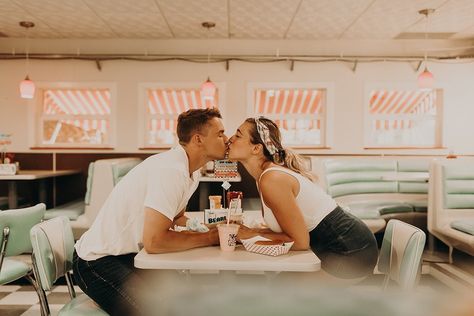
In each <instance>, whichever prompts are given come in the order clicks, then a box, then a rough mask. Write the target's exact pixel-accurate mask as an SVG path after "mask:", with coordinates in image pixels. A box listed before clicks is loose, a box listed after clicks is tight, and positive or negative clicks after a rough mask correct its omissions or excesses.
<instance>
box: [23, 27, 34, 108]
mask: <svg viewBox="0 0 474 316" xmlns="http://www.w3.org/2000/svg"><path fill="white" fill-rule="evenodd" d="M20 26H21V27H24V28H26V44H27V45H26V72H27V73H28V66H29V56H28V29H29V28H31V27H34V26H35V24H34V23H33V22H29V21H21V22H20ZM20 95H21V97H22V98H23V99H33V97H34V96H35V83H34V82H33V81H31V80H30V78H29V76H28V75H26V77H25V79H24V80H23V81H22V82H20Z"/></svg>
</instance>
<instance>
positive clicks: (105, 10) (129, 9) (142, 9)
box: [83, 0, 159, 14]
mask: <svg viewBox="0 0 474 316" xmlns="http://www.w3.org/2000/svg"><path fill="white" fill-rule="evenodd" d="M83 1H84V2H85V3H87V5H88V6H89V8H91V9H92V10H93V11H94V12H96V13H98V14H111V13H152V12H159V10H158V6H157V5H156V2H155V1H154V0H133V1H130V0H99V1H98V0H83Z"/></svg>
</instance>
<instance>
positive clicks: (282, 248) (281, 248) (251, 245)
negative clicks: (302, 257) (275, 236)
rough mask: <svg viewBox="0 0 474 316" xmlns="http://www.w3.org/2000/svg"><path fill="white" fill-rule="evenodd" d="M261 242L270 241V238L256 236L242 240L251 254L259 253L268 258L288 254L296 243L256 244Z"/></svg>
mask: <svg viewBox="0 0 474 316" xmlns="http://www.w3.org/2000/svg"><path fill="white" fill-rule="evenodd" d="M260 240H270V239H268V238H265V237H262V236H255V237H252V238H249V239H242V240H241V241H242V244H243V245H244V248H245V250H247V251H250V252H255V253H259V254H262V255H267V256H273V257H275V256H280V255H284V254H287V253H288V251H290V248H291V246H293V244H294V242H293V241H291V242H282V243H281V244H278V245H257V244H255V243H256V242H257V241H260Z"/></svg>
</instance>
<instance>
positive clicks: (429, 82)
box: [418, 67, 435, 89]
mask: <svg viewBox="0 0 474 316" xmlns="http://www.w3.org/2000/svg"><path fill="white" fill-rule="evenodd" d="M434 83H435V80H434V76H433V74H432V73H431V72H430V71H429V70H428V68H427V67H425V70H423V72H422V73H420V75H419V76H418V88H420V89H433V86H434Z"/></svg>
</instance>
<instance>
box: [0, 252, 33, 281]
mask: <svg viewBox="0 0 474 316" xmlns="http://www.w3.org/2000/svg"><path fill="white" fill-rule="evenodd" d="M30 270H31V267H30V266H29V265H28V264H27V263H25V262H23V261H20V260H11V259H8V258H5V259H4V261H3V265H2V270H1V271H0V284H6V283H10V282H13V281H15V280H17V279H19V278H21V277H24V276H25V274H27V273H28V271H30Z"/></svg>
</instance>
